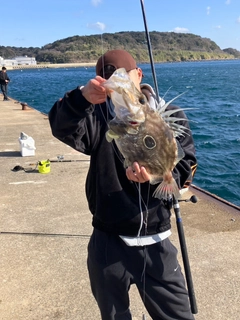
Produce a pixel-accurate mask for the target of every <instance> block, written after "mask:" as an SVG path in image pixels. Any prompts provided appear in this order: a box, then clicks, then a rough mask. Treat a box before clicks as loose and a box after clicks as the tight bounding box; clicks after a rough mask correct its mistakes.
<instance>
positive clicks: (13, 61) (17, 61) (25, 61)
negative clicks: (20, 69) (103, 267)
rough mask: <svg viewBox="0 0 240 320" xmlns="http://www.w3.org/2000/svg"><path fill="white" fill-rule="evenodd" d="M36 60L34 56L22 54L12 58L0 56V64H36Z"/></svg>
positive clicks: (5, 65)
mask: <svg viewBox="0 0 240 320" xmlns="http://www.w3.org/2000/svg"><path fill="white" fill-rule="evenodd" d="M36 64H37V61H36V59H35V58H32V57H28V56H23V57H15V58H13V59H3V58H2V57H0V66H4V67H7V66H19V65H28V66H30V65H36Z"/></svg>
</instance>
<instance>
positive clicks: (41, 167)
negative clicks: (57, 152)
mask: <svg viewBox="0 0 240 320" xmlns="http://www.w3.org/2000/svg"><path fill="white" fill-rule="evenodd" d="M38 171H39V173H49V172H50V160H41V161H39V162H38Z"/></svg>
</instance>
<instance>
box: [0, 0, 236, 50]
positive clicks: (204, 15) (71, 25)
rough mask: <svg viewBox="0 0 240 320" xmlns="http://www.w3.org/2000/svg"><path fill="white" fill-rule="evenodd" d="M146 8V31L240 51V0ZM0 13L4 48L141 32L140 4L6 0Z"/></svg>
mask: <svg viewBox="0 0 240 320" xmlns="http://www.w3.org/2000/svg"><path fill="white" fill-rule="evenodd" d="M144 8H145V14H146V19H147V26H148V31H160V32H167V31H175V32H187V33H193V34H196V35H200V36H201V37H206V38H210V39H211V40H213V41H215V42H216V44H217V45H219V46H220V48H221V49H225V48H229V47H231V48H234V49H237V50H239V51H240V0H144ZM0 10H1V28H0V45H2V46H16V47H42V46H44V45H46V44H48V43H52V42H54V41H56V40H60V39H64V38H67V37H71V36H74V35H80V36H82V35H92V34H99V36H100V35H101V33H105V32H107V33H114V32H119V31H144V30H145V29H144V23H143V16H142V10H141V2H140V0H41V1H35V0H31V1H30V0H9V1H1V5H0ZM103 50H104V48H103Z"/></svg>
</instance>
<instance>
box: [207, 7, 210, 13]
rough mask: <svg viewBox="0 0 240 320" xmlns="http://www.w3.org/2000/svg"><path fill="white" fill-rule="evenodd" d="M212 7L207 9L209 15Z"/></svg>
mask: <svg viewBox="0 0 240 320" xmlns="http://www.w3.org/2000/svg"><path fill="white" fill-rule="evenodd" d="M210 10H211V7H207V15H209V14H210Z"/></svg>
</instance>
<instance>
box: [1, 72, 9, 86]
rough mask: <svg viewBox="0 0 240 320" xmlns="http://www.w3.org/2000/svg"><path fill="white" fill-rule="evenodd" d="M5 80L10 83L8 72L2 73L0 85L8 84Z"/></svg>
mask: <svg viewBox="0 0 240 320" xmlns="http://www.w3.org/2000/svg"><path fill="white" fill-rule="evenodd" d="M5 80H8V81H10V79H9V77H8V75H7V72H3V71H0V84H7V83H6V81H5Z"/></svg>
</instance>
